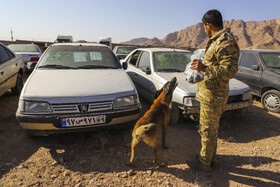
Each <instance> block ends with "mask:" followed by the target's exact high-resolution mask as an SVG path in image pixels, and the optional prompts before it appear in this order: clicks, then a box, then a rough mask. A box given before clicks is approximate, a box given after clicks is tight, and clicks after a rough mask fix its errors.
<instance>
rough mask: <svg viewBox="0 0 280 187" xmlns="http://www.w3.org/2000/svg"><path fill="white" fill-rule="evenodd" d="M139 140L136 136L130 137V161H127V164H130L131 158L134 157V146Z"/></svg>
mask: <svg viewBox="0 0 280 187" xmlns="http://www.w3.org/2000/svg"><path fill="white" fill-rule="evenodd" d="M139 142H140V140H139V139H138V138H136V137H133V138H132V141H131V156H130V161H129V165H132V162H133V159H134V148H135V146H136V145H137V144H138V143H139Z"/></svg>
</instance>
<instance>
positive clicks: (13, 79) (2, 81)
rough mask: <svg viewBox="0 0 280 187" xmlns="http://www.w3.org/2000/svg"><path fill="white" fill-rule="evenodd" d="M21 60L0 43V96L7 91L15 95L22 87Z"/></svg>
mask: <svg viewBox="0 0 280 187" xmlns="http://www.w3.org/2000/svg"><path fill="white" fill-rule="evenodd" d="M23 67H24V63H23V59H22V57H21V56H18V55H16V54H14V53H13V52H12V51H11V50H10V49H8V48H7V47H6V46H5V45H4V44H2V43H0V96H1V95H3V94H4V93H5V92H6V91H8V90H9V89H11V90H12V92H13V93H14V94H16V95H19V94H20V91H21V89H22V87H23V79H22V77H23Z"/></svg>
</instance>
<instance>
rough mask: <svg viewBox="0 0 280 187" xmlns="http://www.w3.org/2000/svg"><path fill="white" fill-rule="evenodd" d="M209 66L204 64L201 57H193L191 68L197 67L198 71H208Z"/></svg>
mask: <svg viewBox="0 0 280 187" xmlns="http://www.w3.org/2000/svg"><path fill="white" fill-rule="evenodd" d="M206 68H207V66H205V65H204V64H202V62H201V61H200V60H199V59H193V60H192V62H191V69H195V70H198V71H206Z"/></svg>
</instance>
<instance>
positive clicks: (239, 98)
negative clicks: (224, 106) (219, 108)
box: [227, 95, 242, 104]
mask: <svg viewBox="0 0 280 187" xmlns="http://www.w3.org/2000/svg"><path fill="white" fill-rule="evenodd" d="M237 102H242V95H233V96H229V98H228V101H227V103H228V104H229V103H237Z"/></svg>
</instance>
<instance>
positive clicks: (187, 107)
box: [121, 48, 253, 124]
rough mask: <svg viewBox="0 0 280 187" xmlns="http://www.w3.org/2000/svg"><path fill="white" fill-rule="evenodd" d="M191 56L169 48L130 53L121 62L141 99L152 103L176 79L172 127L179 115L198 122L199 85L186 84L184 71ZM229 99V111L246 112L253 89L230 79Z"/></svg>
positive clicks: (250, 103) (147, 49)
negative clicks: (197, 90) (169, 82)
mask: <svg viewBox="0 0 280 187" xmlns="http://www.w3.org/2000/svg"><path fill="white" fill-rule="evenodd" d="M191 55H192V53H191V52H190V51H186V50H178V49H166V48H141V49H136V50H134V51H133V52H131V53H130V54H129V55H128V56H127V57H126V58H125V59H124V60H122V61H121V62H124V63H127V64H128V68H127V70H126V71H127V73H128V75H129V76H130V78H131V79H132V81H133V82H134V84H135V86H136V88H137V91H138V93H139V95H141V96H143V97H144V98H146V99H147V100H148V101H150V102H153V100H154V98H155V95H156V92H157V90H159V89H160V88H161V87H162V86H163V85H164V84H165V83H166V82H167V81H169V80H171V79H172V77H174V76H176V77H177V81H178V86H177V88H176V89H175V91H174V93H173V99H172V101H173V102H172V105H171V119H170V123H171V124H174V123H176V122H177V121H178V119H179V115H180V111H181V112H183V114H184V115H185V116H188V117H191V118H193V119H197V117H198V114H199V108H200V103H199V101H197V100H196V99H195V94H196V87H197V84H191V83H188V82H187V81H186V76H185V75H184V73H183V72H184V70H185V68H186V65H187V64H188V63H189V62H190V58H191ZM229 85H230V96H229V100H228V103H227V108H226V110H237V109H243V108H246V107H248V106H250V105H252V103H253V101H252V95H251V90H250V87H249V86H247V85H246V84H244V83H242V82H240V81H238V80H236V79H231V80H230V82H229Z"/></svg>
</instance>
